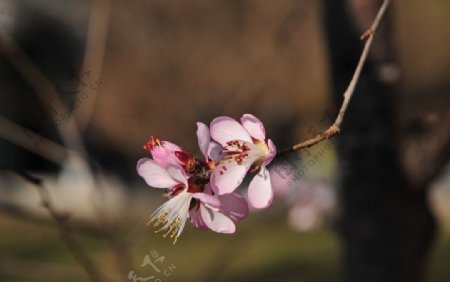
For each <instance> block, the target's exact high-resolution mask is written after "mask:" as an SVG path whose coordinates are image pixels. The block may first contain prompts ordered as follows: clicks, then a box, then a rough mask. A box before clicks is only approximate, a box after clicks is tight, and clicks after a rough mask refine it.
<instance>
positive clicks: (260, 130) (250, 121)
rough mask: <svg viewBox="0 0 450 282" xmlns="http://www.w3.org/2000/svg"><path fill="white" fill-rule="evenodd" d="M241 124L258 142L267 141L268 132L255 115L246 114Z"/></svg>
mask: <svg viewBox="0 0 450 282" xmlns="http://www.w3.org/2000/svg"><path fill="white" fill-rule="evenodd" d="M241 123H242V125H243V126H244V128H245V129H246V130H247V131H248V133H250V135H251V136H252V137H253V138H255V139H258V140H264V139H266V130H265V129H264V125H263V123H262V122H261V121H260V120H259V119H258V118H257V117H255V116H254V115H251V114H245V115H243V116H242V117H241Z"/></svg>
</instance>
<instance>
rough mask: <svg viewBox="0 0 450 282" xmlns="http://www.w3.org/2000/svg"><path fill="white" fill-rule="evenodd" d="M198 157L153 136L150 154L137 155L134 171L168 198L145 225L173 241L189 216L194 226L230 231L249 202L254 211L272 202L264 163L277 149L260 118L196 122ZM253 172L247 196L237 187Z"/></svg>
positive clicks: (250, 117) (244, 212)
mask: <svg viewBox="0 0 450 282" xmlns="http://www.w3.org/2000/svg"><path fill="white" fill-rule="evenodd" d="M197 138H198V145H199V147H200V151H201V153H202V155H203V157H202V158H196V157H194V156H193V155H191V154H190V153H188V152H186V151H184V150H183V149H182V148H181V147H180V146H178V145H175V144H173V143H171V142H169V141H161V140H159V139H157V138H154V137H151V138H150V139H149V140H148V142H147V144H146V145H145V146H144V149H145V150H146V151H148V152H149V153H150V155H151V158H143V159H140V160H139V161H138V163H137V172H138V174H139V175H140V176H141V177H143V178H144V180H145V182H146V183H147V184H148V185H149V186H151V187H154V188H162V189H165V195H166V196H167V198H168V200H167V202H165V203H164V204H163V205H162V206H160V207H159V208H158V209H157V210H156V211H155V212H154V213H153V214H152V215H151V216H150V220H149V224H152V225H153V226H154V227H155V228H156V229H157V230H156V232H163V237H167V236H169V237H170V238H172V239H173V240H174V243H175V242H176V241H177V239H178V237H179V236H180V234H181V232H182V231H183V229H184V226H185V223H186V220H187V219H188V218H189V219H190V221H191V223H192V225H194V227H196V228H198V229H210V230H212V231H214V232H218V233H234V232H235V230H236V226H235V223H236V222H238V221H240V220H242V219H244V218H245V217H246V216H247V215H248V211H249V206H248V203H249V204H250V205H251V206H253V207H254V208H257V209H262V208H266V207H268V206H269V205H270V204H271V203H272V199H273V194H274V192H273V189H272V182H271V179H270V174H269V171H268V170H267V168H266V166H267V165H268V164H269V163H270V162H271V161H272V160H273V159H274V157H275V155H276V148H275V145H274V144H273V142H272V141H271V140H270V139H266V133H265V129H264V125H263V124H262V122H261V121H260V120H259V119H258V118H256V117H255V116H253V115H251V114H244V115H243V116H242V117H241V119H240V122H238V121H236V120H234V119H232V118H230V117H225V116H221V117H217V118H215V119H214V120H213V121H212V122H211V124H210V127H208V126H207V125H205V124H204V123H201V122H198V123H197ZM247 174H252V175H253V179H252V180H251V181H250V184H249V186H248V191H247V197H244V196H242V195H241V194H240V193H239V192H238V191H236V189H237V188H238V187H239V186H240V185H241V183H242V181H243V180H244V178H245V176H246V175H247Z"/></svg>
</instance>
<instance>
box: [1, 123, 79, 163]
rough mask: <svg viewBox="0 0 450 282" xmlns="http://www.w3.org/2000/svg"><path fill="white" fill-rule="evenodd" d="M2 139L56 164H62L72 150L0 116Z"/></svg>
mask: <svg viewBox="0 0 450 282" xmlns="http://www.w3.org/2000/svg"><path fill="white" fill-rule="evenodd" d="M0 137H1V138H3V139H5V140H7V141H8V142H11V143H12V144H16V145H19V146H20V147H22V148H24V149H26V150H28V151H30V152H32V153H35V154H37V155H39V156H41V157H43V158H45V159H47V160H49V161H51V162H54V163H55V164H62V163H63V161H64V160H65V158H66V156H67V154H68V153H70V152H71V150H69V149H66V148H65V147H63V146H61V145H59V144H58V143H56V142H54V141H52V140H50V139H47V138H45V137H44V136H42V135H39V134H37V133H35V132H33V131H32V130H30V129H28V128H26V127H22V126H20V125H18V124H16V123H14V122H12V121H10V120H8V119H6V118H4V117H2V116H0Z"/></svg>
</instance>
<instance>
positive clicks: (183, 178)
mask: <svg viewBox="0 0 450 282" xmlns="http://www.w3.org/2000/svg"><path fill="white" fill-rule="evenodd" d="M166 171H167V173H168V174H169V175H170V176H171V177H172V179H174V180H175V181H177V182H178V183H183V184H185V185H186V186H187V181H188V178H189V177H188V176H187V175H186V172H185V171H184V169H183V167H182V166H181V165H180V164H179V163H178V161H177V160H175V158H171V159H170V160H169V162H168V164H167V166H166Z"/></svg>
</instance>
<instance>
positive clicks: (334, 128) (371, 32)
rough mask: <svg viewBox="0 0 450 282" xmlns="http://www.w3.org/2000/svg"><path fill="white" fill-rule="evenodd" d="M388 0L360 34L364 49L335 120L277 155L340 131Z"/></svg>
mask: <svg viewBox="0 0 450 282" xmlns="http://www.w3.org/2000/svg"><path fill="white" fill-rule="evenodd" d="M389 2H390V1H389V0H384V1H383V4H382V5H381V7H380V10H379V11H378V13H377V16H376V17H375V20H374V21H373V23H372V25H371V26H370V28H369V29H368V30H367V31H366V32H364V34H363V35H362V36H361V40H366V43H365V45H364V49H363V51H362V53H361V57H360V58H359V61H358V65H357V66H356V69H355V72H354V73H353V77H352V79H351V80H350V83H349V85H348V87H347V90H345V92H344V101H343V102H342V106H341V108H340V110H339V114H338V116H337V117H336V120H335V121H334V123H333V124H332V125H331V126H330V127H329V128H328V129H327V130H325V131H324V132H322V133H319V134H317V135H316V136H314V137H313V138H311V139H308V140H306V141H304V142H301V143H298V144H295V145H293V146H292V147H289V148H286V149H282V150H279V151H278V152H277V157H279V156H281V155H284V154H286V153H290V152H295V151H298V150H300V149H303V148H306V147H311V146H313V145H315V144H317V143H319V142H322V141H323V140H326V139H329V138H331V137H333V136H335V135H338V134H339V133H340V131H341V124H342V120H343V119H344V115H345V112H346V111H347V107H348V104H349V102H350V100H351V98H352V96H353V93H354V92H355V87H356V84H357V83H358V80H359V77H360V75H361V71H362V69H363V67H364V63H365V62H366V60H367V57H368V55H369V51H370V48H371V46H372V42H373V39H374V36H375V33H376V31H377V30H378V26H379V25H380V21H381V19H382V18H383V16H384V14H385V12H386V9H387V7H388V5H389Z"/></svg>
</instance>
